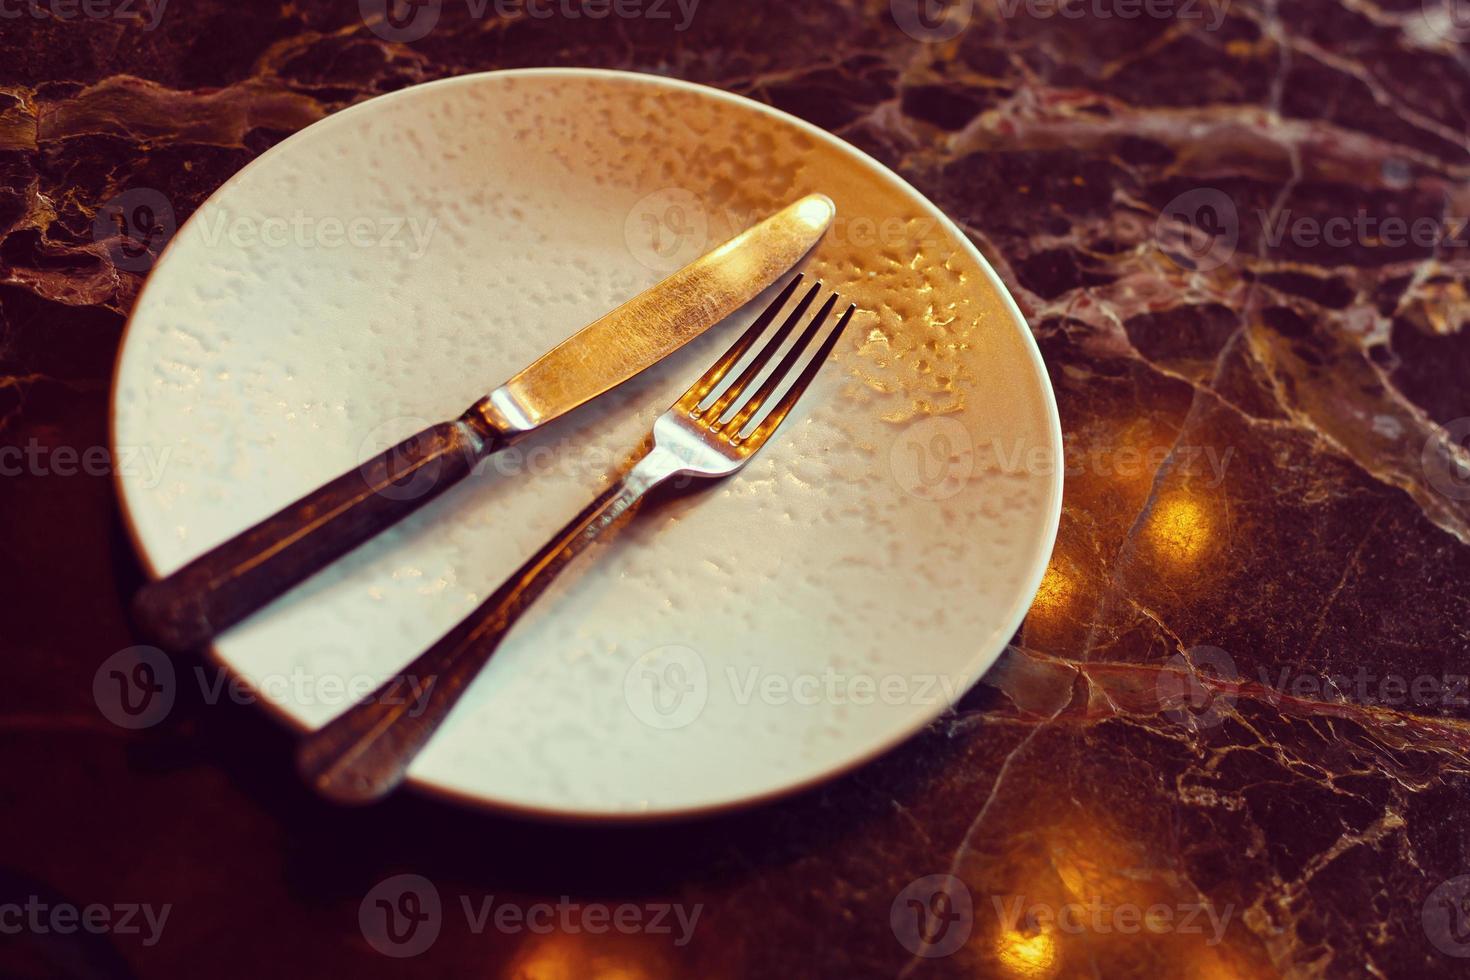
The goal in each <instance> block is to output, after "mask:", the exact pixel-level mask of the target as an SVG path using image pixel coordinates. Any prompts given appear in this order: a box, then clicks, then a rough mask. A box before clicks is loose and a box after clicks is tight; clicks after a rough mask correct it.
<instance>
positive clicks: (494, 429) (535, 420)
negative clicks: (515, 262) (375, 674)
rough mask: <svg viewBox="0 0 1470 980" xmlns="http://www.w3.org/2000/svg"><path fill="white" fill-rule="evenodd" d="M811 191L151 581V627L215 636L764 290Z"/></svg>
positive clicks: (807, 215)
mask: <svg viewBox="0 0 1470 980" xmlns="http://www.w3.org/2000/svg"><path fill="white" fill-rule="evenodd" d="M834 214H835V207H834V205H833V204H832V201H831V200H830V199H829V198H827V197H826V196H825V195H822V194H812V195H809V196H807V197H804V198H802V199H801V200H799V201H796V202H795V203H793V204H791V205H789V206H787V207H786V208H784V209H782V210H781V211H779V212H777V213H776V214H774V215H772V216H771V217H769V218H767V219H766V220H764V221H762V222H761V223H760V224H758V225H756V226H754V227H753V228H750V229H749V230H747V231H745V232H743V233H742V234H740V235H737V236H736V237H735V238H733V239H731V240H730V241H728V242H726V243H725V244H724V245H721V246H720V247H719V248H717V249H715V250H714V251H712V252H710V253H709V254H707V255H705V256H704V257H702V258H700V259H697V260H696V261H695V262H693V263H692V264H690V265H688V266H685V267H684V268H683V269H681V270H679V271H678V272H675V273H674V274H673V275H671V276H669V277H668V278H666V279H664V280H663V281H662V282H660V283H658V284H657V285H655V286H653V287H651V288H650V289H648V290H646V291H644V292H643V293H641V294H639V295H638V296H635V297H634V298H633V299H631V300H629V301H628V302H627V303H625V304H623V305H622V306H620V307H619V308H618V309H616V310H614V311H613V312H611V313H609V314H607V315H606V316H604V317H602V318H601V319H599V320H597V321H595V322H594V323H592V324H590V325H588V326H587V327H584V328H583V329H582V330H581V331H580V332H578V333H577V334H576V335H574V336H573V337H571V338H570V339H568V340H566V341H564V342H563V343H562V344H560V345H559V346H557V347H556V348H554V349H553V350H551V351H550V352H549V353H547V354H545V355H544V356H543V357H541V358H540V359H539V360H537V361H536V362H535V363H534V364H532V365H530V366H529V367H527V368H526V369H525V370H524V371H522V372H520V373H519V374H517V375H516V376H515V377H513V378H511V379H510V380H509V381H507V382H506V383H505V384H503V385H501V386H500V387H499V388H497V389H496V390H495V391H493V392H491V393H490V394H489V395H487V396H486V397H484V398H482V399H481V400H480V401H478V402H476V403H475V404H474V405H472V406H470V408H469V409H468V410H466V411H465V412H464V414H462V415H461V416H460V417H459V418H457V419H454V420H452V421H446V422H441V423H439V424H437V425H434V426H431V427H429V428H427V429H425V430H424V431H422V432H419V433H418V434H416V435H414V436H411V437H410V438H408V439H406V440H404V441H403V442H401V443H399V444H398V445H396V446H394V447H392V448H391V449H388V450H387V451H386V452H384V453H382V454H380V455H378V456H376V457H374V458H373V459H370V460H367V461H366V462H364V463H362V464H361V465H360V466H358V467H357V468H355V469H353V470H351V471H349V472H347V473H345V474H343V475H342V476H339V477H338V478H336V479H335V480H333V481H331V482H330V483H327V484H325V485H324V486H322V487H320V488H318V489H317V490H314V491H313V492H311V493H310V494H308V495H306V496H305V497H303V498H301V499H300V500H298V501H296V502H295V503H293V504H290V505H288V506H287V507H285V508H284V509H282V510H280V511H279V512H277V513H275V514H273V515H272V516H270V517H267V518H266V519H265V520H263V521H261V522H260V523H258V524H256V525H255V526H254V527H251V528H249V529H248V530H245V531H242V532H241V533H240V534H238V535H236V536H235V537H233V538H231V539H230V540H228V541H226V542H224V543H223V544H221V545H218V546H217V547H215V548H212V549H211V550H210V551H208V552H207V553H205V554H204V555H202V556H201V557H199V558H196V559H194V560H193V561H191V562H190V563H189V564H187V565H185V566H184V567H183V568H181V569H179V570H178V571H176V572H174V573H172V574H171V575H168V576H166V577H164V578H162V579H160V580H159V581H157V582H154V583H153V584H151V585H147V586H145V587H144V588H143V589H142V590H140V592H139V593H138V595H137V596H136V597H135V599H134V603H133V613H134V617H135V619H136V620H137V622H138V624H139V626H140V627H142V629H143V631H144V632H145V634H147V635H148V636H149V638H150V639H153V640H154V641H156V642H158V643H159V644H160V645H162V646H167V647H171V648H174V649H179V650H187V649H194V648H197V647H200V646H203V645H204V644H206V643H208V642H209V640H211V639H212V638H214V637H215V636H216V635H217V634H218V633H220V632H221V631H223V630H225V629H227V628H229V627H230V626H232V625H234V624H235V623H237V622H239V621H240V620H242V619H244V618H245V617H246V616H248V615H250V614H251V613H253V612H255V611H257V610H259V609H261V608H262V607H264V606H265V605H267V604H268V603H270V602H271V601H272V600H274V599H276V598H277V597H279V596H281V595H282V594H284V593H285V592H287V591H288V590H290V589H291V588H292V587H293V586H295V585H297V584H298V583H300V582H302V581H304V580H305V579H306V578H308V577H309V576H311V575H312V574H314V573H316V572H318V571H320V570H321V569H323V568H325V567H326V566H327V565H329V564H331V563H332V562H333V561H335V560H336V559H338V558H340V557H341V556H343V555H344V554H346V553H347V552H349V551H351V550H352V549H354V548H356V547H357V546H358V545H360V544H362V543H363V542H365V541H367V540H368V539H369V538H371V537H373V536H374V535H376V534H378V533H379V532H381V531H384V530H386V529H387V528H389V527H391V526H392V525H394V524H396V523H397V522H399V521H401V520H402V519H403V518H405V517H407V516H408V515H409V514H411V513H412V512H414V511H415V510H418V509H419V508H420V507H422V506H424V505H425V504H427V503H428V502H429V501H431V500H433V499H434V498H436V497H438V496H439V495H440V494H442V493H443V492H444V491H445V490H447V489H449V488H450V487H451V486H453V485H454V484H456V483H458V482H459V481H460V480H462V479H464V477H465V476H467V475H468V474H469V473H470V472H471V471H472V470H473V469H474V468H475V466H476V465H478V464H479V462H480V461H481V460H483V459H485V458H486V457H488V456H490V455H491V454H493V453H495V452H498V451H500V450H501V449H504V448H505V447H507V446H509V445H511V444H512V443H514V442H516V441H517V440H519V439H521V438H523V437H524V436H526V435H527V434H528V433H530V432H533V431H535V430H537V429H539V428H540V427H541V426H542V425H544V424H546V423H547V422H549V421H551V420H552V419H555V418H557V417H558V416H561V415H563V414H565V413H567V412H569V411H571V410H572V409H574V408H576V407H578V406H579V405H582V404H583V403H585V402H587V401H589V400H590V399H592V398H595V397H597V396H598V395H600V394H602V393H603V392H605V391H607V390H609V389H610V388H613V387H615V386H617V385H619V384H621V383H623V382H624V381H626V380H628V379H629V378H631V377H633V376H634V375H635V374H638V373H639V372H640V371H642V370H644V369H645V368H647V367H649V366H651V365H653V364H654V363H656V362H657V361H659V360H661V359H662V358H663V357H664V356H665V355H667V354H669V353H671V352H672V351H674V350H676V349H678V348H679V347H681V346H683V345H684V344H686V343H688V342H689V341H690V340H692V339H694V338H695V337H697V336H698V335H699V334H701V333H702V332H704V330H706V329H707V328H709V327H711V326H713V325H714V324H716V323H718V322H719V321H720V320H723V319H724V318H725V317H726V316H728V315H729V314H731V313H733V312H734V311H735V310H736V309H737V308H739V307H740V306H743V305H744V304H745V303H747V302H749V301H750V300H752V299H754V298H755V297H756V296H758V295H759V294H760V293H761V292H762V291H763V290H764V289H765V288H766V287H767V286H770V285H771V284H772V283H774V282H775V281H776V280H777V279H779V278H780V277H781V276H782V275H783V274H785V273H786V272H787V271H788V270H789V269H790V268H791V267H792V266H793V265H795V264H796V262H797V261H798V260H799V259H800V258H801V257H802V256H803V255H805V254H806V253H807V251H809V250H810V249H811V247H812V246H813V245H815V244H816V243H817V242H818V241H819V240H820V239H821V237H822V235H823V233H824V232H825V231H826V229H827V227H828V225H829V224H830V223H831V221H832V217H833V215H834Z"/></svg>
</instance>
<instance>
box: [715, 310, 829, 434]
mask: <svg viewBox="0 0 1470 980" xmlns="http://www.w3.org/2000/svg"><path fill="white" fill-rule="evenodd" d="M836 305H837V294H836V293H833V294H832V295H831V296H828V297H827V302H825V303H823V304H822V308H821V309H820V310H818V311H817V315H816V316H814V317H812V320H811V323H809V324H807V328H806V329H805V330H803V331H802V334H801V336H800V337H798V338H797V339H796V342H795V343H793V344H792V345H791V349H790V350H789V351H787V352H786V356H785V357H783V358H782V359H781V363H780V364H778V365H776V368H775V370H773V371H772V372H771V373H770V374H769V375H767V376H766V380H765V381H764V382H762V383H761V386H760V387H759V388H757V389H756V392H755V394H753V395H751V396H750V398H749V399H748V400H747V401H746V402H745V404H744V405H742V406H740V411H738V412H736V413H735V415H734V417H732V418H731V419H730V420H729V421H728V422H725V423H723V424H722V425H719V426H718V428H719V429H720V430H722V431H724V432H726V433H728V434H729V435H730V437H731V438H739V436H740V430H741V429H744V428H745V425H746V423H747V422H749V421H750V420H751V419H752V418H753V417H754V416H755V413H756V412H758V411H760V409H761V406H762V405H764V404H765V402H766V399H767V398H769V397H771V392H773V391H775V390H776V387H777V386H778V385H780V384H781V382H782V381H784V380H785V379H786V377H787V376H788V375H790V374H791V369H792V368H793V367H795V366H796V362H797V360H798V359H800V357H801V355H802V352H803V351H805V350H806V348H807V347H808V345H810V344H811V342H812V338H813V337H815V336H816V335H817V332H818V331H819V330H821V329H822V324H824V323H826V322H827V317H829V316H831V315H832V308H833V307H834V306H836Z"/></svg>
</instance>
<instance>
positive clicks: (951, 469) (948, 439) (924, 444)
mask: <svg viewBox="0 0 1470 980" xmlns="http://www.w3.org/2000/svg"><path fill="white" fill-rule="evenodd" d="M888 467H889V470H890V471H891V472H892V473H893V478H894V480H896V481H897V483H898V485H899V486H900V487H902V488H903V490H904V492H906V493H908V494H910V495H912V496H915V497H918V498H920V499H921V500H948V499H949V498H950V497H953V496H954V495H955V494H957V493H959V492H960V491H961V490H963V489H964V488H965V485H966V483H968V482H969V479H970V475H971V474H972V473H974V472H975V443H974V440H972V439H971V438H970V431H969V430H968V429H966V428H965V426H964V423H963V422H961V421H959V420H958V419H953V418H949V417H947V416H942V415H941V416H934V417H931V418H926V419H922V420H920V421H918V422H915V423H913V424H912V425H910V426H909V427H908V428H906V429H904V430H903V432H901V433H899V436H898V438H897V439H895V440H894V441H893V445H892V446H890V447H889V449H888Z"/></svg>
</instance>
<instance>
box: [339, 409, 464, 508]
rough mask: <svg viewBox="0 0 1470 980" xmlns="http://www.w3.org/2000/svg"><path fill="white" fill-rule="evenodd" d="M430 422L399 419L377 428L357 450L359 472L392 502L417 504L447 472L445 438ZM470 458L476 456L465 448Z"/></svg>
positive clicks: (393, 419) (383, 423) (384, 423)
mask: <svg viewBox="0 0 1470 980" xmlns="http://www.w3.org/2000/svg"><path fill="white" fill-rule="evenodd" d="M432 425H433V423H431V422H430V421H429V420H428V419H422V418H416V417H413V416H400V417H398V418H392V419H388V420H387V421H384V422H381V423H379V424H378V425H376V426H374V427H373V428H372V429H371V430H370V431H369V432H368V434H367V435H366V436H364V437H363V439H362V441H361V442H360V443H358V446H357V458H358V459H361V460H362V461H363V462H362V463H361V464H359V466H358V472H359V473H361V474H362V478H363V480H364V481H365V482H366V483H367V484H368V486H370V487H376V488H377V493H378V494H380V495H381V496H383V497H386V498H388V499H389V500H417V499H419V498H420V497H422V496H423V495H424V494H426V493H429V492H430V491H432V490H433V489H434V488H435V486H436V485H437V484H438V482H439V476H440V474H441V472H442V471H443V469H444V463H445V457H444V456H443V455H442V452H441V450H442V448H443V447H442V445H436V442H437V440H439V439H441V438H443V437H442V436H439V435H437V434H436V433H434V432H431V431H429V430H430V428H431V426H432ZM464 451H465V453H466V454H467V455H471V454H473V452H474V450H473V448H472V447H470V446H468V445H466V446H465V448H464Z"/></svg>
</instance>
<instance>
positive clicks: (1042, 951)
mask: <svg viewBox="0 0 1470 980" xmlns="http://www.w3.org/2000/svg"><path fill="white" fill-rule="evenodd" d="M995 953H996V956H997V958H999V959H1000V962H1001V965H1002V966H1004V967H1005V968H1006V969H1007V970H1009V971H1010V972H1011V973H1012V974H1014V975H1015V976H1018V977H1047V976H1050V975H1051V972H1052V968H1053V967H1055V966H1056V961H1057V945H1056V942H1055V941H1054V940H1053V939H1052V937H1051V936H1050V935H1049V934H1048V933H1046V932H1045V931H1037V932H1034V933H1025V932H1020V931H1018V930H1015V929H1008V930H1006V931H1005V932H1003V933H1001V935H1000V939H999V940H997V942H996V949H995Z"/></svg>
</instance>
